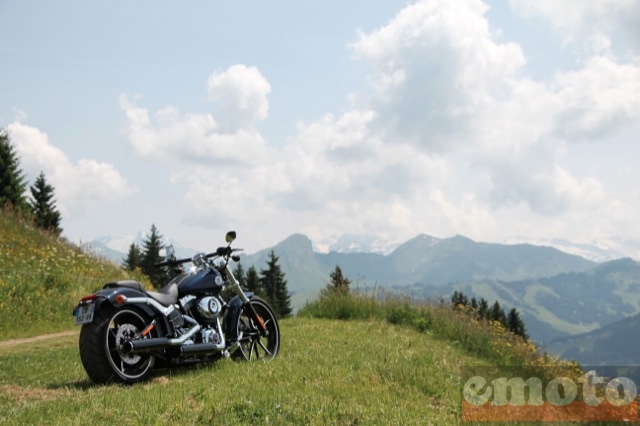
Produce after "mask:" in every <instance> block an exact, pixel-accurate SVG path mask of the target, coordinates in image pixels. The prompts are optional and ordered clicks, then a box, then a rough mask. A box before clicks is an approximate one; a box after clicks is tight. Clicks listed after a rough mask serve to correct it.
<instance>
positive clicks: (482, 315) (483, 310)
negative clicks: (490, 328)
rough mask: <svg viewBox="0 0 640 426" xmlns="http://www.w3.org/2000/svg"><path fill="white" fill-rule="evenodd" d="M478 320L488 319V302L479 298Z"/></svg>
mask: <svg viewBox="0 0 640 426" xmlns="http://www.w3.org/2000/svg"><path fill="white" fill-rule="evenodd" d="M478 318H479V319H489V302H487V299H485V298H484V297H482V298H480V303H478Z"/></svg>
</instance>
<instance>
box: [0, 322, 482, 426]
mask: <svg viewBox="0 0 640 426" xmlns="http://www.w3.org/2000/svg"><path fill="white" fill-rule="evenodd" d="M282 335H283V350H282V353H281V355H280V356H279V357H278V358H276V359H275V360H273V362H269V363H258V364H254V368H251V369H248V368H247V364H244V363H239V362H233V361H229V360H226V361H221V362H218V363H216V364H212V365H205V366H200V367H197V368H191V369H184V368H182V369H172V370H159V371H158V372H157V374H156V376H155V377H154V378H153V380H152V381H151V382H150V383H147V384H141V385H136V386H132V387H116V386H106V387H96V386H92V385H91V384H90V383H89V382H88V381H87V378H86V375H85V373H84V371H83V370H82V366H81V364H80V360H79V357H78V355H77V348H76V342H75V339H74V338H69V339H66V341H65V342H64V344H60V345H59V346H58V347H56V348H52V349H50V348H42V347H41V348H37V349H33V348H31V349H30V350H25V351H24V352H17V353H11V354H2V353H1V352H0V364H1V365H2V368H1V369H0V423H1V424H16V425H23V424H38V423H40V422H41V421H42V419H45V418H46V419H47V421H49V422H51V423H52V424H68V425H74V424H76V425H80V424H94V423H99V424H115V423H118V424H132V425H133V424H135V425H137V424H158V423H171V424H193V423H201V424H267V423H268V424H455V423H456V419H457V418H459V416H460V400H459V398H460V395H459V390H458V388H457V380H458V378H457V377H458V372H457V370H458V367H459V366H460V365H468V364H477V363H480V362H481V360H480V359H478V358H476V357H471V356H468V355H466V354H465V353H464V351H462V350H461V349H460V348H456V347H455V346H449V345H446V344H442V342H438V341H436V340H435V339H433V338H430V337H429V336H426V335H424V334H421V333H419V332H417V331H413V330H409V329H400V328H396V327H393V326H391V325H388V324H382V323H380V322H378V321H371V322H360V321H357V322H356V321H350V322H344V321H335V320H317V319H315V320H311V319H292V320H286V321H283V322H282Z"/></svg>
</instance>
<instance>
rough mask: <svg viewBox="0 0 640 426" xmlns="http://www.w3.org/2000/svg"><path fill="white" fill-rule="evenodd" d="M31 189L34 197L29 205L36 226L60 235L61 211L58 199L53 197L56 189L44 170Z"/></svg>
mask: <svg viewBox="0 0 640 426" xmlns="http://www.w3.org/2000/svg"><path fill="white" fill-rule="evenodd" d="M30 190H31V197H32V199H31V200H30V201H29V205H30V207H31V213H33V217H34V220H35V223H36V226H38V227H39V228H42V229H46V230H47V231H51V232H53V233H55V234H56V235H60V234H61V233H62V228H60V212H58V210H57V209H56V205H55V203H56V201H55V200H54V199H53V196H54V189H53V186H51V185H50V184H48V183H47V180H46V178H45V176H44V173H43V172H40V175H39V176H38V178H37V179H36V181H35V182H34V184H33V185H32V186H31V188H30Z"/></svg>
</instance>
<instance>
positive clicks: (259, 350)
mask: <svg viewBox="0 0 640 426" xmlns="http://www.w3.org/2000/svg"><path fill="white" fill-rule="evenodd" d="M250 303H251V306H253V309H254V310H255V311H256V313H257V314H258V316H259V317H260V318H261V319H262V322H263V323H264V325H265V327H266V328H267V335H266V336H263V335H262V334H261V333H260V330H259V329H258V326H257V325H256V323H255V321H254V320H253V319H252V318H251V316H250V315H249V313H248V312H247V310H246V309H245V308H243V309H242V310H241V311H240V317H239V318H238V322H237V327H236V330H234V331H235V333H236V336H234V337H235V339H237V341H238V343H239V344H240V346H239V348H238V350H236V351H235V352H234V353H233V357H234V358H236V359H241V360H245V361H257V360H263V359H269V358H273V357H274V356H276V355H277V354H278V351H279V350H280V327H279V326H278V320H277V319H276V316H275V314H274V313H273V310H272V309H271V307H270V306H269V304H268V303H267V302H266V301H264V300H263V299H261V298H259V297H255V296H254V297H252V298H251V301H250Z"/></svg>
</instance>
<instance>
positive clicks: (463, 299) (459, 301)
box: [451, 291, 469, 308]
mask: <svg viewBox="0 0 640 426" xmlns="http://www.w3.org/2000/svg"><path fill="white" fill-rule="evenodd" d="M468 304H469V300H468V299H467V296H465V295H464V293H462V292H461V291H454V292H453V296H451V306H452V307H453V308H458V307H461V306H467V305H468Z"/></svg>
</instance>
